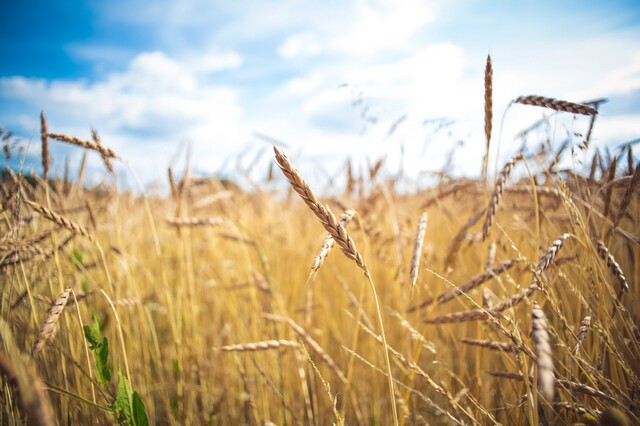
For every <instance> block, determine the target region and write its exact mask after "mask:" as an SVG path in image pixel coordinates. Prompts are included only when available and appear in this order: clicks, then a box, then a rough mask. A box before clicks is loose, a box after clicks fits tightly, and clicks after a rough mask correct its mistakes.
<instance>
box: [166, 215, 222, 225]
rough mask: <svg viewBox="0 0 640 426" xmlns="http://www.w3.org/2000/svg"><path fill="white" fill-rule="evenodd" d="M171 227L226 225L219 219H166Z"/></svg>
mask: <svg viewBox="0 0 640 426" xmlns="http://www.w3.org/2000/svg"><path fill="white" fill-rule="evenodd" d="M166 221H167V223H168V224H169V225H171V226H177V227H180V226H214V225H221V224H223V223H225V220H224V219H221V218H219V217H170V218H167V219H166Z"/></svg>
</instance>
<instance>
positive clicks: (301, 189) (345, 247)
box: [273, 145, 398, 426]
mask: <svg viewBox="0 0 640 426" xmlns="http://www.w3.org/2000/svg"><path fill="white" fill-rule="evenodd" d="M273 151H274V153H275V159H276V162H277V163H278V166H279V167H280V170H282V173H283V174H284V175H285V177H286V178H287V180H288V181H289V183H290V184H291V187H292V188H293V189H294V191H296V192H297V193H298V195H300V197H301V198H302V199H303V200H304V202H305V203H307V206H309V208H310V209H311V211H313V212H314V213H315V215H316V216H317V217H318V219H320V222H321V223H322V225H323V226H324V228H325V229H326V230H327V232H329V234H331V236H332V237H333V239H334V240H335V241H336V242H337V243H338V245H339V246H340V248H341V249H342V252H343V253H344V254H345V255H346V256H347V257H348V258H350V259H352V260H353V261H354V262H356V264H357V265H358V266H359V267H360V268H361V269H362V270H363V271H364V274H365V276H366V277H367V279H368V280H369V284H370V285H371V290H372V292H373V299H374V301H375V304H376V311H377V314H378V321H379V324H380V334H381V335H382V342H383V345H384V359H385V363H386V367H387V381H388V385H389V400H390V403H391V411H392V417H393V423H394V425H395V426H398V412H397V410H396V400H395V396H394V395H395V392H394V390H393V389H394V388H393V374H392V372H391V362H390V361H389V345H388V344H387V337H386V334H385V332H384V324H383V322H382V311H381V310H380V302H379V300H378V295H377V292H376V287H375V285H374V284H373V279H372V278H371V274H370V273H369V269H368V268H367V266H366V265H365V263H364V259H362V256H361V255H360V253H359V252H358V250H357V249H356V244H355V243H354V242H353V239H352V238H351V237H350V236H349V234H348V233H347V231H346V229H345V228H344V227H343V226H342V225H340V223H339V222H338V221H337V219H336V217H335V216H334V215H333V213H332V212H331V210H330V209H329V208H328V207H326V206H324V205H323V204H321V203H320V202H319V201H318V199H317V198H316V195H315V194H314V193H313V190H312V189H311V187H310V186H309V184H308V183H307V182H306V181H305V180H304V179H303V178H302V175H300V172H298V170H296V168H295V167H293V165H292V164H291V162H290V161H289V159H288V158H287V156H286V155H285V154H284V152H282V151H281V150H279V149H278V148H277V147H276V146H275V145H274V147H273Z"/></svg>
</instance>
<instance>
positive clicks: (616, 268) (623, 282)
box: [596, 240, 629, 300]
mask: <svg viewBox="0 0 640 426" xmlns="http://www.w3.org/2000/svg"><path fill="white" fill-rule="evenodd" d="M596 248H597V249H598V254H599V255H600V257H601V258H602V260H604V261H606V262H607V266H608V267H609V269H611V272H613V275H615V276H616V278H617V279H618V282H619V283H620V290H619V291H618V300H619V299H620V298H621V297H622V293H624V292H627V293H628V292H629V284H628V283H627V278H626V277H625V276H624V273H623V272H622V268H621V267H620V265H619V264H618V262H616V258H615V257H613V255H612V254H611V252H610V251H609V249H608V248H607V246H605V245H604V243H603V242H602V240H597V241H596Z"/></svg>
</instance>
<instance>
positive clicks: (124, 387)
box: [112, 371, 134, 424]
mask: <svg viewBox="0 0 640 426" xmlns="http://www.w3.org/2000/svg"><path fill="white" fill-rule="evenodd" d="M131 396H132V392H131V384H130V383H129V381H128V380H127V378H126V377H124V376H123V375H122V371H118V394H117V395H116V400H115V401H113V405H112V408H113V411H114V413H115V415H116V418H117V419H118V423H120V424H127V423H129V424H134V423H133V416H132V414H131V403H130V401H131Z"/></svg>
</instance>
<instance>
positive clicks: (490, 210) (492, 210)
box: [482, 154, 524, 241]
mask: <svg viewBox="0 0 640 426" xmlns="http://www.w3.org/2000/svg"><path fill="white" fill-rule="evenodd" d="M523 158H524V157H523V156H522V154H518V155H516V156H515V157H513V158H512V159H511V160H509V162H508V163H507V164H505V165H504V168H503V169H502V172H500V176H498V180H497V181H496V186H495V188H494V190H493V194H491V200H490V201H489V207H487V217H486V218H485V220H484V225H483V226H482V241H484V240H486V239H487V237H488V236H489V229H490V228H491V224H492V223H493V217H494V216H495V214H496V210H497V208H498V204H499V203H500V198H501V197H502V193H503V191H504V185H505V183H506V181H507V178H508V177H509V174H510V173H511V170H513V168H514V166H515V165H516V163H517V162H518V161H520V160H522V159H523Z"/></svg>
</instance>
